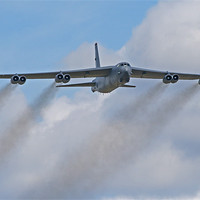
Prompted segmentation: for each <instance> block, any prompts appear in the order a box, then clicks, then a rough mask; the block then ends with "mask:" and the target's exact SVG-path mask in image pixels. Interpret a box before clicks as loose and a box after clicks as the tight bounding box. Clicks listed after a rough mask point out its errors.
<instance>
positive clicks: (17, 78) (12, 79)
mask: <svg viewBox="0 0 200 200" xmlns="http://www.w3.org/2000/svg"><path fill="white" fill-rule="evenodd" d="M10 82H11V83H12V84H17V83H18V82H19V76H18V75H14V76H12V77H11V80H10Z"/></svg>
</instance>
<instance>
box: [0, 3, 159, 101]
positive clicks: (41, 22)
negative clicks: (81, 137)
mask: <svg viewBox="0 0 200 200" xmlns="http://www.w3.org/2000/svg"><path fill="white" fill-rule="evenodd" d="M156 3H157V1H139V0H138V1H1V2H0V5H1V6H0V24H1V32H0V44H1V45H0V70H1V73H19V72H22V73H23V72H41V71H44V72H45V71H55V70H56V71H57V70H61V69H63V67H62V64H61V61H62V59H63V58H64V57H66V56H67V55H68V54H69V53H70V52H71V51H73V50H76V49H77V48H78V47H79V46H80V45H81V44H82V43H84V42H89V43H93V42H96V41H97V42H99V43H101V44H102V45H104V46H105V47H106V48H108V49H113V50H118V49H120V48H121V47H122V46H123V45H124V44H125V43H126V42H127V41H128V40H129V39H130V37H131V35H132V30H133V29H134V27H136V26H138V25H139V24H140V23H141V22H142V20H143V19H144V18H145V17H146V15H147V12H148V10H149V9H150V8H151V7H152V6H154V5H155V4H156ZM91 56H94V55H93V54H92V55H91ZM81 67H82V66H80V68H81ZM88 67H91V66H88ZM71 68H73V66H72V67H71ZM32 82H33V81H29V84H25V85H24V86H23V90H24V91H25V94H28V96H27V98H28V99H29V98H31V99H32V98H33V97H34V94H35V92H29V90H31V91H37V90H38V89H39V88H40V87H41V84H42V85H44V86H45V85H46V84H47V83H48V81H34V83H32ZM31 83H32V84H31ZM73 91H76V89H73V90H72V89H69V90H68V95H70V94H72V93H73ZM62 94H63V93H62Z"/></svg>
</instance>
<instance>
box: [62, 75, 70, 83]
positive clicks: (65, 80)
mask: <svg viewBox="0 0 200 200" xmlns="http://www.w3.org/2000/svg"><path fill="white" fill-rule="evenodd" d="M70 79H71V77H70V75H69V74H65V75H64V77H63V83H68V82H69V81H70Z"/></svg>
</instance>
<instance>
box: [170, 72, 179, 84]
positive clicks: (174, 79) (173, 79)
mask: <svg viewBox="0 0 200 200" xmlns="http://www.w3.org/2000/svg"><path fill="white" fill-rule="evenodd" d="M178 80H179V76H178V75H177V74H174V75H173V77H172V81H171V82H172V83H176V82H177V81H178Z"/></svg>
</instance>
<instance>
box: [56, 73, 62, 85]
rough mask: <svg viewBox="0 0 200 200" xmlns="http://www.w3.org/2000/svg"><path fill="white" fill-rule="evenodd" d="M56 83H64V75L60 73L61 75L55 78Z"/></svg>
mask: <svg viewBox="0 0 200 200" xmlns="http://www.w3.org/2000/svg"><path fill="white" fill-rule="evenodd" d="M55 82H56V83H61V82H63V74H62V73H59V74H57V75H56V77H55Z"/></svg>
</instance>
